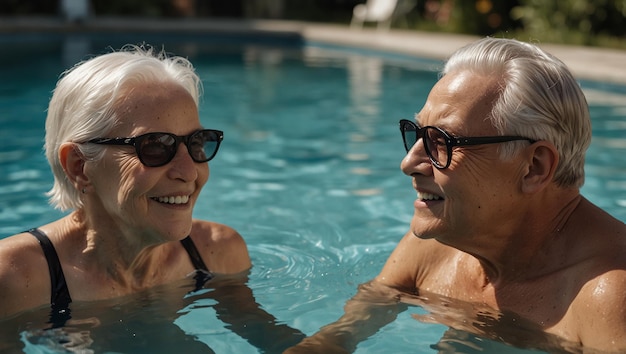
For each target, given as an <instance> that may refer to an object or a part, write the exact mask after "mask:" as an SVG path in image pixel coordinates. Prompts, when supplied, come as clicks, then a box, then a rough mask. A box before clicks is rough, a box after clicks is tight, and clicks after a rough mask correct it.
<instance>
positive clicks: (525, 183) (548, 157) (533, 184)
mask: <svg viewBox="0 0 626 354" xmlns="http://www.w3.org/2000/svg"><path fill="white" fill-rule="evenodd" d="M527 149H530V150H528V154H529V155H528V158H529V166H528V171H527V173H526V175H525V176H524V177H523V179H522V191H523V192H524V193H535V192H538V191H540V190H541V189H543V188H545V187H546V186H547V185H548V184H550V183H551V182H552V179H553V178H554V173H555V172H556V167H557V165H558V163H559V153H558V151H557V150H556V147H555V146H554V145H552V143H550V142H547V141H543V140H542V141H537V142H535V143H533V144H532V145H531V146H529V147H528V148H527Z"/></svg>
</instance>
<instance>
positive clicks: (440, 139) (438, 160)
mask: <svg viewBox="0 0 626 354" xmlns="http://www.w3.org/2000/svg"><path fill="white" fill-rule="evenodd" d="M447 141H448V139H447V138H446V136H445V135H444V133H443V132H442V131H441V130H439V129H437V128H433V127H428V128H426V134H425V139H424V146H425V148H426V152H427V153H428V156H429V157H430V159H431V161H432V162H433V163H435V165H436V166H437V167H439V168H443V166H446V165H447V163H448V146H447V143H446V142H447Z"/></svg>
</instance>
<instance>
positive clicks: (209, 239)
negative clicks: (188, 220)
mask: <svg viewBox="0 0 626 354" xmlns="http://www.w3.org/2000/svg"><path fill="white" fill-rule="evenodd" d="M191 238H192V239H193V241H194V243H195V244H196V247H197V248H198V250H199V251H200V253H201V254H202V256H203V259H204V261H205V263H207V266H208V267H209V269H210V270H211V271H213V272H216V273H231V274H232V273H239V272H243V271H245V270H247V269H249V268H250V266H251V263H250V255H249V254H248V247H247V245H246V242H245V240H244V239H243V237H242V236H241V235H240V234H239V233H238V232H237V231H236V230H235V229H233V228H232V227H230V226H228V225H224V224H220V223H216V222H211V221H204V220H197V219H195V220H194V221H193V226H192V229H191Z"/></svg>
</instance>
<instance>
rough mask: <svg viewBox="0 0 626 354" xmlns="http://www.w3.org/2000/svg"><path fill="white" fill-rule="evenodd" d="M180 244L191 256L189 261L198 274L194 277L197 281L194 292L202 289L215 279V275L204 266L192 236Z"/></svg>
mask: <svg viewBox="0 0 626 354" xmlns="http://www.w3.org/2000/svg"><path fill="white" fill-rule="evenodd" d="M180 243H181V244H182V245H183V247H184V248H185V251H187V254H189V259H190V260H191V263H192V264H193V267H194V268H195V269H196V274H195V275H194V277H193V278H194V279H195V281H196V287H195V289H194V291H197V290H200V289H202V287H203V286H204V284H205V283H206V282H207V281H209V280H211V279H213V274H212V273H211V271H209V268H208V267H207V266H206V264H204V261H203V260H202V257H201V256H200V253H199V252H198V249H197V248H196V245H195V244H194V243H193V240H192V239H191V236H187V237H185V238H184V239H182V240H180Z"/></svg>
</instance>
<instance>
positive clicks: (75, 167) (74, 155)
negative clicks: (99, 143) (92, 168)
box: [59, 143, 89, 190]
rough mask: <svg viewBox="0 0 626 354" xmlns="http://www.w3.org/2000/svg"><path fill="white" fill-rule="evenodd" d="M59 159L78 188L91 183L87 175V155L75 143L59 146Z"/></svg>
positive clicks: (68, 176)
mask: <svg viewBox="0 0 626 354" xmlns="http://www.w3.org/2000/svg"><path fill="white" fill-rule="evenodd" d="M59 161H60V162H61V166H63V170H64V171H65V175H67V178H68V179H69V180H70V181H71V182H72V184H73V185H74V187H75V188H76V189H78V190H80V189H82V188H84V187H85V186H86V185H89V178H88V177H87V175H85V157H84V156H83V154H81V152H80V150H78V148H77V147H76V144H74V143H63V144H62V145H61V147H60V148H59Z"/></svg>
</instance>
